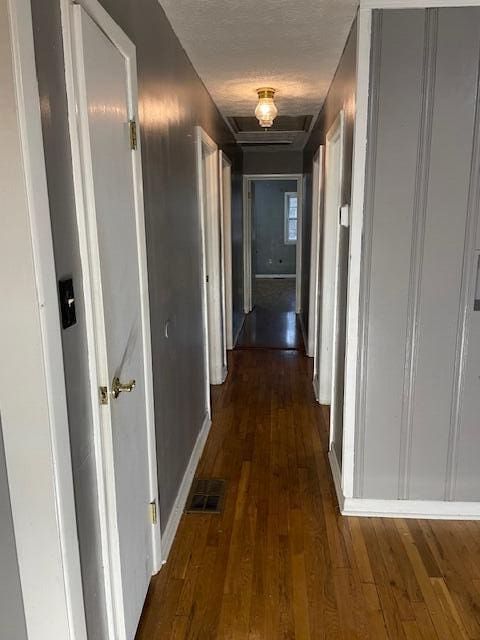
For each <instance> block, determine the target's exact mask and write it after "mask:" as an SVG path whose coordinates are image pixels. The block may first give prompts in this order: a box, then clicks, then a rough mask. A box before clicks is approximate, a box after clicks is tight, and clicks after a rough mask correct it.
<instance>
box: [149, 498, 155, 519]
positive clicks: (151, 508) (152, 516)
mask: <svg viewBox="0 0 480 640" xmlns="http://www.w3.org/2000/svg"><path fill="white" fill-rule="evenodd" d="M148 506H149V510H150V522H151V523H152V524H157V501H156V500H153V502H150V504H149V505H148Z"/></svg>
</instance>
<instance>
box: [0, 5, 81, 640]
mask: <svg viewBox="0 0 480 640" xmlns="http://www.w3.org/2000/svg"><path fill="white" fill-rule="evenodd" d="M6 10H7V15H6V21H7V28H8V29H9V31H10V43H9V44H10V52H11V58H9V60H8V61H7V64H9V63H10V62H11V67H12V85H13V86H12V90H13V93H14V96H13V97H14V100H15V102H16V117H15V126H14V127H12V129H10V131H9V134H10V135H9V138H7V141H6V145H5V144H4V146H3V152H4V153H5V154H6V155H7V157H9V158H10V157H12V158H14V157H15V154H19V156H20V157H19V158H18V164H19V166H20V167H21V169H23V184H22V192H21V193H18V202H19V203H21V202H22V203H23V204H24V207H23V206H22V208H21V209H18V210H16V211H15V215H16V218H17V219H18V218H20V217H23V218H24V220H22V222H21V225H22V232H21V234H20V233H17V234H16V240H17V246H20V245H21V246H22V247H23V248H24V250H25V252H26V254H27V255H28V256H29V258H30V259H31V261H30V264H29V265H28V264H25V274H28V278H27V277H22V281H21V283H20V286H21V287H22V291H23V292H24V294H25V295H27V294H33V295H34V296H35V299H34V300H30V299H28V298H25V300H24V302H25V303H27V302H28V304H29V306H30V307H31V309H33V310H34V313H31V314H28V316H27V317H25V309H26V308H27V307H23V306H22V308H17V306H16V305H13V306H11V309H10V311H9V312H8V314H7V322H8V323H9V327H10V328H11V326H13V324H14V323H15V317H18V322H19V325H23V326H26V327H27V328H28V330H29V332H31V333H30V336H29V337H31V338H32V340H28V342H26V339H27V338H26V337H25V335H22V337H21V340H20V341H19V347H20V348H19V352H18V357H19V358H25V357H26V358H27V360H23V361H21V362H12V363H10V364H11V366H10V367H9V368H8V375H7V376H5V377H2V388H3V400H2V424H1V426H0V430H1V432H2V433H0V437H2V435H3V440H4V447H5V462H6V468H7V477H8V485H9V487H8V488H9V493H10V503H11V511H12V521H13V528H14V534H15V546H16V553H17V561H18V570H19V576H20V586H21V595H22V600H23V609H24V613H25V624H26V632H27V635H28V638H29V639H31V640H47V638H51V637H52V634H53V635H55V636H57V637H62V638H65V639H67V640H86V638H87V631H86V624H85V609H84V600H83V586H82V576H81V569H80V555H79V544H78V535H77V519H76V512H75V499H74V488H73V474H72V459H71V450H70V433H69V423H68V412H67V399H66V391H65V372H64V360H63V353H62V340H61V332H60V322H59V312H58V294H57V282H56V281H57V278H56V273H55V258H54V251H53V239H52V233H51V220H50V205H49V199H48V190H47V176H46V167H45V155H44V145H43V135H42V123H41V107H40V96H39V91H38V80H37V71H36V66H35V50H34V38H33V20H32V12H31V5H30V1H29V0H7V7H6ZM9 98H10V96H8V99H9ZM15 138H16V139H15ZM4 142H5V141H4ZM10 143H11V144H12V148H10ZM13 147H14V148H13ZM25 274H24V275H25ZM4 315H5V314H4ZM5 335H6V336H7V337H8V340H9V341H10V343H11V344H12V345H13V346H15V336H13V337H12V334H11V332H10V331H6V332H5ZM12 340H13V343H12ZM20 343H21V344H20ZM22 349H23V350H24V351H25V353H22ZM27 362H28V363H29V365H30V366H29V367H28V369H29V371H28V375H27V377H26V378H25V376H24V378H25V379H23V380H22V385H21V388H23V387H24V386H25V384H27V386H28V385H30V386H29V388H28V397H29V400H28V402H26V403H25V402H24V403H21V402H19V401H18V392H19V380H18V378H17V376H16V375H11V372H12V371H13V370H14V369H15V368H18V367H21V368H22V370H23V369H25V365H26V363H27ZM32 421H35V425H36V428H35V429H34V432H33V431H32ZM26 468H30V469H31V470H33V469H34V470H35V478H36V482H35V483H34V484H32V482H31V473H30V474H29V473H26ZM34 522H36V525H35V526H37V528H38V530H37V535H35V536H34V535H32V526H33V525H32V523H34ZM39 540H41V550H39ZM45 611H48V615H47V616H46V615H45Z"/></svg>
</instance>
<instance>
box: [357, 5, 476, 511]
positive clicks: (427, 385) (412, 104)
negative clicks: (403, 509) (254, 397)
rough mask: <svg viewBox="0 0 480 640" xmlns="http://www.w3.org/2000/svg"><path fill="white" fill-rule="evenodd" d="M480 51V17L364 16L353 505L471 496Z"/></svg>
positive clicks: (471, 11)
mask: <svg viewBox="0 0 480 640" xmlns="http://www.w3.org/2000/svg"><path fill="white" fill-rule="evenodd" d="M479 53H480V8H474V7H469V8H460V9H451V8H446V9H428V10H418V9H416V10H384V11H375V12H374V14H373V42H372V55H371V91H370V107H369V109H370V112H369V133H368V150H367V183H366V201H365V229H364V264H363V274H364V275H363V277H364V281H363V292H362V297H363V298H362V299H363V305H364V312H365V316H364V322H363V339H362V343H363V348H364V358H363V366H362V369H361V379H362V384H361V390H362V391H361V397H360V402H359V415H358V421H357V426H358V432H357V438H356V459H355V470H356V478H355V480H356V495H357V496H360V497H367V498H389V499H397V498H400V499H432V500H444V499H455V500H480V464H479V460H480V404H479V400H478V398H479V397H480V359H479V349H480V339H479V338H480V331H479V326H480V312H475V311H474V304H473V298H474V284H475V282H474V281H475V278H476V275H477V274H476V269H477V263H478V259H477V260H475V256H476V254H475V249H478V235H477V239H475V232H476V227H477V221H478V209H479V201H478V195H479V194H478V190H479V187H480V183H479V165H478V160H479V159H478V153H479V138H478V134H479V131H478V127H479V119H478V107H479V104H478V89H479V85H478V73H479ZM477 234H478V231H477Z"/></svg>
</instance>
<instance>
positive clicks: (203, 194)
mask: <svg viewBox="0 0 480 640" xmlns="http://www.w3.org/2000/svg"><path fill="white" fill-rule="evenodd" d="M196 144H197V177H198V202H199V212H200V229H201V238H202V272H203V275H202V279H203V283H202V291H203V306H204V323H205V334H204V335H205V373H206V379H207V381H208V382H207V396H208V402H207V406H208V407H210V399H209V395H210V389H209V385H210V384H222V383H223V382H224V380H225V378H226V377H227V349H226V341H225V330H224V326H225V324H224V318H225V316H224V309H225V305H224V301H223V300H224V298H223V290H224V275H223V253H222V233H221V232H222V222H221V219H220V207H219V160H218V148H217V145H216V144H215V142H214V141H213V140H212V139H211V138H210V137H209V136H208V135H207V134H206V133H205V131H204V130H203V129H202V128H201V127H197V128H196Z"/></svg>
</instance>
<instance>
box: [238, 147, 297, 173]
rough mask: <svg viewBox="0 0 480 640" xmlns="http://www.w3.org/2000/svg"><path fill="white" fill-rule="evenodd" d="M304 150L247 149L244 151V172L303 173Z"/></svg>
mask: <svg viewBox="0 0 480 640" xmlns="http://www.w3.org/2000/svg"><path fill="white" fill-rule="evenodd" d="M302 171H303V153H302V151H286V150H284V149H275V148H274V149H273V150H270V151H253V150H249V149H245V150H244V152H243V172H244V173H245V174H247V175H249V174H262V173H263V174H269V173H302Z"/></svg>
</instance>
